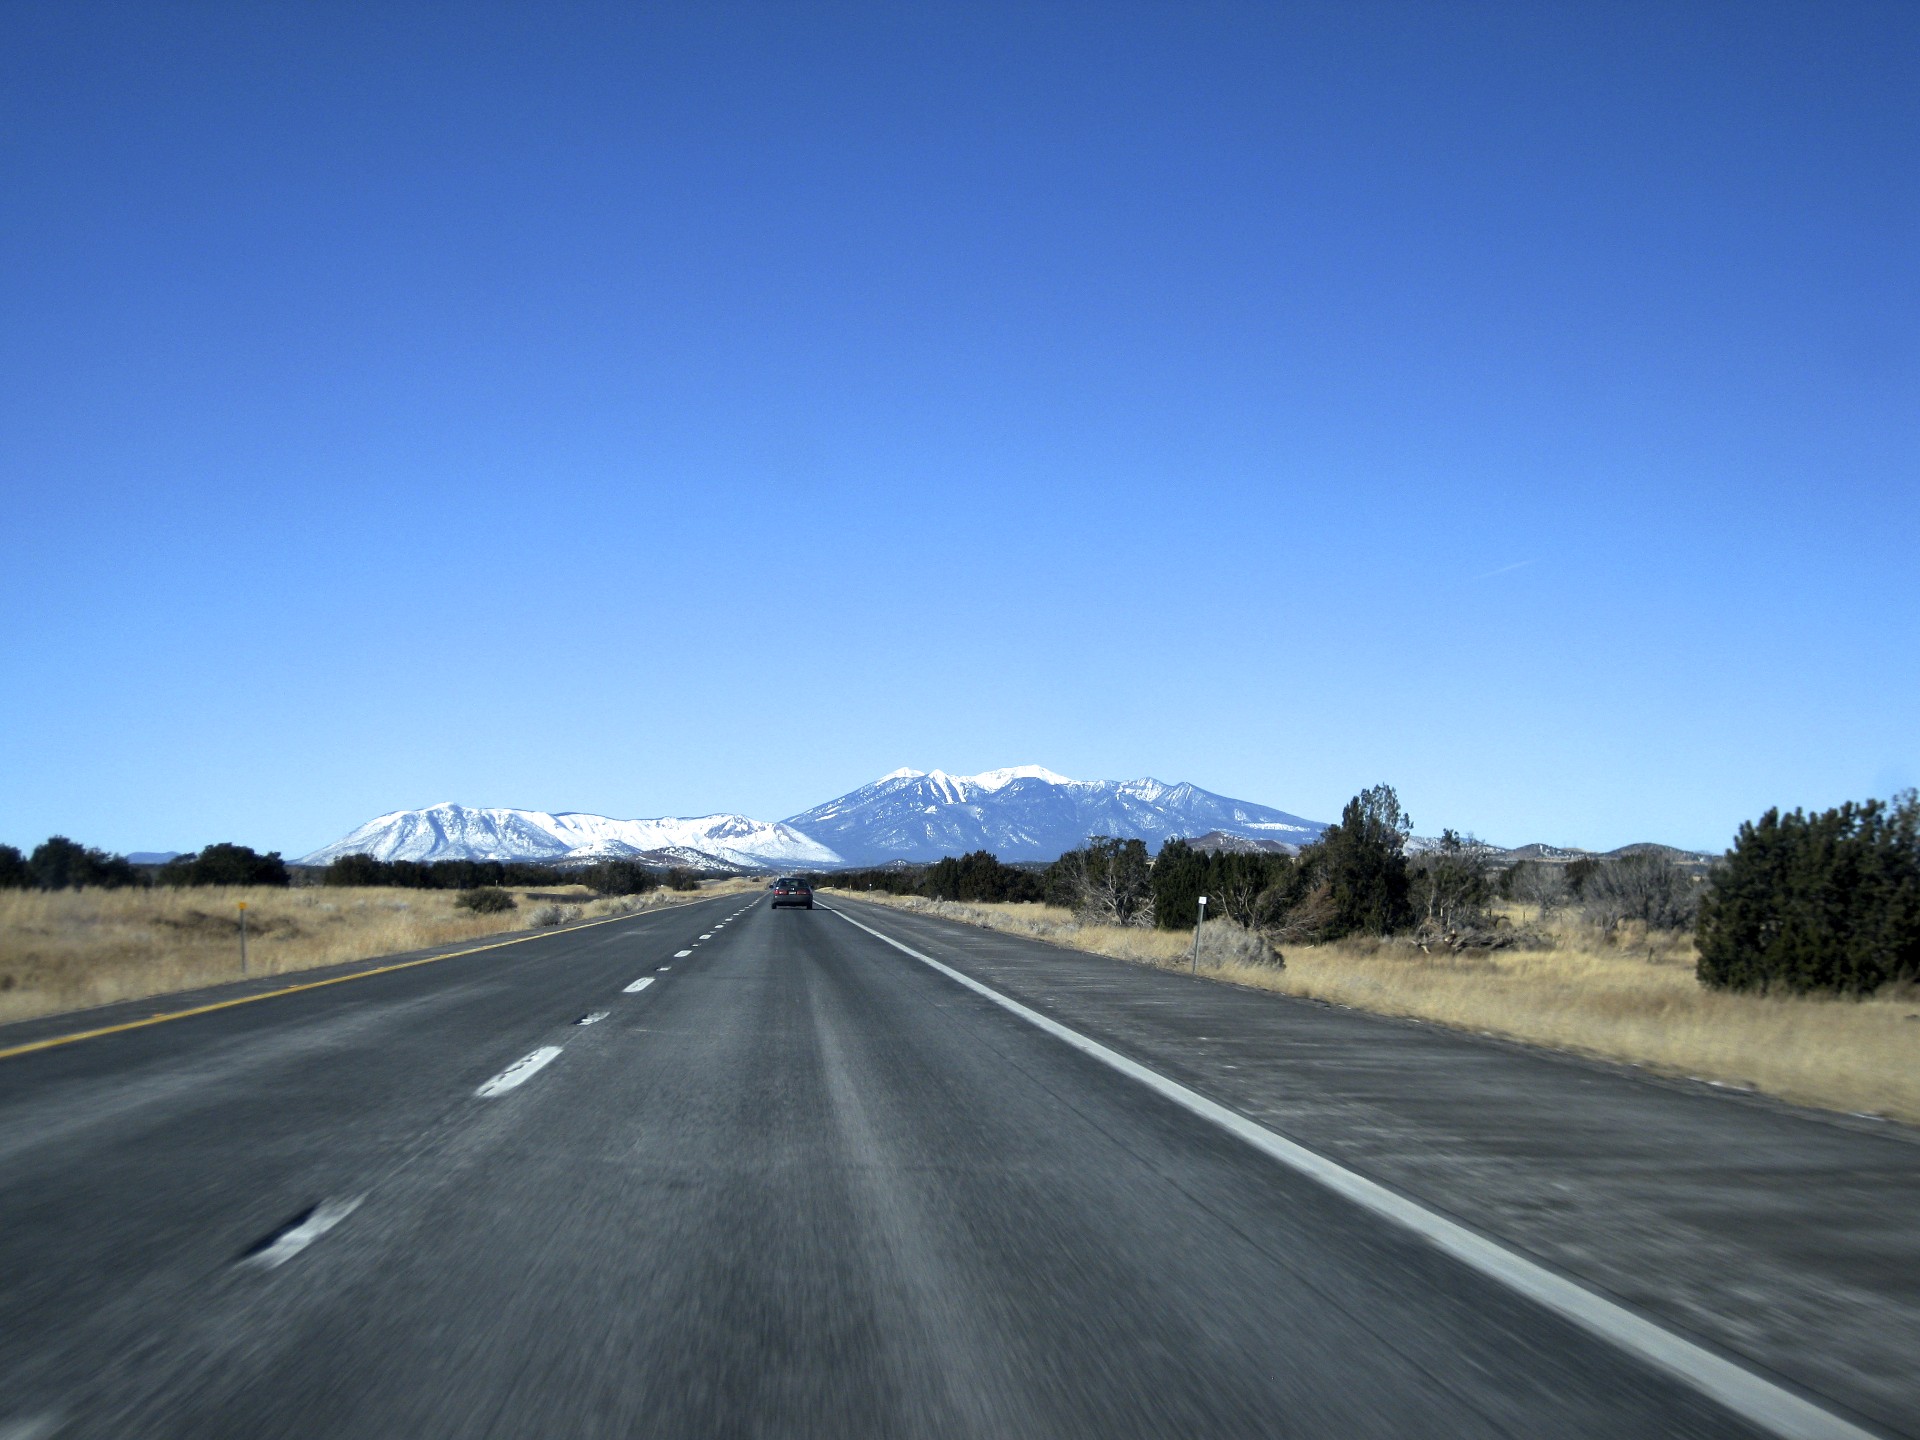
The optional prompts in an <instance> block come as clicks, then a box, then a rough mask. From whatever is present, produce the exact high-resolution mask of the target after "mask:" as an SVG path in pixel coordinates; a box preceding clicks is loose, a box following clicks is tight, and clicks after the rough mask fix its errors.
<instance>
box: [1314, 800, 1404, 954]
mask: <svg viewBox="0 0 1920 1440" xmlns="http://www.w3.org/2000/svg"><path fill="white" fill-rule="evenodd" d="M1412 833H1413V819H1412V817H1411V816H1409V815H1407V814H1406V813H1405V812H1404V811H1402V810H1401V808H1400V797H1399V796H1398V795H1396V794H1395V793H1394V790H1393V787H1392V786H1391V785H1375V786H1373V787H1372V788H1371V789H1367V790H1362V791H1361V792H1360V793H1359V794H1358V795H1356V796H1354V797H1353V799H1351V800H1349V801H1348V802H1347V805H1346V809H1344V810H1343V811H1341V813H1340V823H1339V824H1338V825H1329V826H1328V827H1327V829H1326V831H1325V833H1324V834H1322V835H1321V837H1320V840H1319V842H1318V844H1317V847H1316V848H1317V849H1318V850H1319V851H1320V855H1319V857H1318V859H1319V869H1320V873H1321V874H1322V876H1323V877H1324V881H1325V884H1326V885H1327V889H1328V894H1327V899H1328V901H1329V914H1328V917H1327V927H1326V934H1327V938H1329V939H1335V940H1337V939H1339V938H1340V937H1341V936H1342V935H1355V934H1364V935H1391V934H1392V933H1393V932H1394V931H1396V930H1404V929H1406V928H1407V927H1408V926H1410V925H1411V924H1412V923H1413V909H1412V907H1411V905H1409V903H1408V898H1407V896H1408V890H1409V888H1410V887H1409V884H1408V877H1407V856H1406V849H1407V837H1408V836H1409V835H1410V834H1412Z"/></svg>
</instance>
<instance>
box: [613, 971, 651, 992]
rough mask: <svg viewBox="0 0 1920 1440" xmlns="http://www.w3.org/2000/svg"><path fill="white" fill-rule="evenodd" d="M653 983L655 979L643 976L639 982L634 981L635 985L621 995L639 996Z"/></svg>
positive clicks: (628, 987) (627, 988)
mask: <svg viewBox="0 0 1920 1440" xmlns="http://www.w3.org/2000/svg"><path fill="white" fill-rule="evenodd" d="M652 983H653V977H652V976H651V975H642V976H641V977H640V978H639V979H638V980H636V981H634V982H633V984H631V985H629V986H627V987H626V988H625V989H624V990H622V991H621V992H620V993H621V994H622V995H637V994H639V993H640V992H641V991H642V990H644V989H646V988H647V986H649V985H651V984H652Z"/></svg>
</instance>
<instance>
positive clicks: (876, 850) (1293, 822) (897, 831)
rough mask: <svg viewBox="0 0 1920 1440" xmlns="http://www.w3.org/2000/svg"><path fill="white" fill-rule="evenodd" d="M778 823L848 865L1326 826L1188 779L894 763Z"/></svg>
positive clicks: (1031, 854) (1304, 836)
mask: <svg viewBox="0 0 1920 1440" xmlns="http://www.w3.org/2000/svg"><path fill="white" fill-rule="evenodd" d="M782 823H784V824H785V825H787V826H788V827H790V828H791V829H794V830H797V831H799V832H800V833H801V834H803V835H807V836H810V837H811V838H813V839H814V840H816V841H818V842H819V843H821V844H822V845H825V846H828V847H829V848H831V849H833V850H835V851H838V852H839V854H840V856H841V857H842V859H843V861H844V863H846V864H849V865H881V864H885V863H886V862H888V861H890V860H937V859H939V858H940V857H941V856H942V855H958V854H963V853H965V852H967V851H970V850H991V851H992V852H993V853H994V854H996V855H998V856H999V857H1000V858H1001V859H1002V860H1008V861H1019V860H1029V861H1031V860H1053V859H1056V858H1058V857H1059V856H1060V855H1062V854H1064V853H1065V852H1066V851H1068V850H1073V849H1077V848H1078V847H1079V846H1081V845H1084V844H1085V843H1086V841H1087V837H1088V836H1091V835H1120V836H1127V837H1130V838H1138V839H1141V840H1145V841H1146V842H1147V843H1148V844H1149V845H1151V846H1154V847H1158V846H1159V845H1160V844H1161V843H1163V842H1164V841H1167V840H1170V839H1173V838H1175V837H1187V836H1195V835H1204V834H1207V833H1209V832H1210V831H1215V830H1219V831H1224V832H1227V833H1229V834H1233V835H1236V836H1240V837H1242V838H1245V839H1248V840H1267V841H1276V842H1280V843H1283V844H1287V845H1305V844H1310V843H1311V842H1313V841H1314V840H1316V839H1318V838H1319V836H1320V832H1321V831H1322V830H1324V829H1325V828H1326V827H1325V826H1324V825H1323V824H1321V823H1320V822H1319V821H1315V820H1303V819H1302V818H1301V817H1299V816H1298V815H1289V814H1288V813H1287V812H1286V811H1284V810H1275V809H1273V808H1271V807H1269V806H1266V805H1255V804H1253V803H1252V802H1251V801H1247V800H1233V799H1229V798H1228V797H1226V796H1224V795H1216V794H1214V793H1213V792H1212V791H1210V790H1202V789H1201V788H1200V787H1199V786H1197V785H1190V784H1186V783H1184V782H1183V783H1181V784H1178V785H1168V784H1166V783H1164V782H1162V781H1159V780H1155V779H1152V778H1151V777H1143V778H1141V779H1138V780H1069V779H1068V778H1067V777H1066V776H1064V775H1057V774H1055V773H1054V772H1053V771H1051V770H1048V769H1045V768H1044V767H1042V766H1039V765H1019V766H1014V767H1012V768H1009V769H1005V770H989V771H986V772H985V773H984V774H980V775H948V774H947V773H945V772H944V771H941V770H930V771H924V772H923V771H919V770H895V771H894V772H893V773H892V774H890V775H883V776H881V777H880V778H879V779H878V780H875V781H874V782H873V783H872V784H870V785H862V786H861V787H860V788H859V789H857V790H852V791H849V792H848V793H847V794H845V795H842V796H840V797H839V798H838V799H835V800H829V801H828V802H827V803H826V804H824V805H817V806H815V807H814V808H813V809H811V810H803V811H801V812H800V813H799V814H798V815H790V816H788V817H787V819H786V820H785V821H784V822H782Z"/></svg>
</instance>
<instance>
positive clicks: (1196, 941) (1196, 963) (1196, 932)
mask: <svg viewBox="0 0 1920 1440" xmlns="http://www.w3.org/2000/svg"><path fill="white" fill-rule="evenodd" d="M1206 923H1207V897H1206V896H1204V895H1202V896H1201V897H1200V918H1199V919H1198V920H1196V921H1194V922H1193V978H1194V979H1196V980H1198V979H1199V978H1200V927H1201V926H1203V925H1205V924H1206Z"/></svg>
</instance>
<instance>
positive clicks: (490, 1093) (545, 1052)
mask: <svg viewBox="0 0 1920 1440" xmlns="http://www.w3.org/2000/svg"><path fill="white" fill-rule="evenodd" d="M559 1053H560V1047H559V1046H558V1045H542V1046H541V1047H540V1048H539V1049H538V1050H536V1051H534V1052H533V1053H532V1054H531V1055H523V1056H521V1057H520V1058H519V1059H518V1060H516V1061H514V1062H513V1064H511V1065H509V1066H508V1067H507V1068H506V1069H504V1070H502V1071H501V1072H500V1073H499V1074H498V1075H496V1076H494V1077H493V1079H491V1080H489V1081H487V1083H486V1084H484V1085H482V1086H481V1087H480V1088H479V1089H478V1090H476V1091H474V1092H473V1093H474V1094H475V1095H477V1096H479V1097H480V1098H481V1099H482V1100H491V1099H493V1097H494V1096H496V1095H504V1094H506V1093H507V1091H509V1090H512V1089H514V1088H515V1087H516V1086H520V1085H524V1084H526V1083H527V1081H529V1080H531V1079H532V1078H533V1077H534V1076H535V1075H537V1074H539V1073H540V1072H541V1071H542V1070H544V1069H546V1068H547V1066H549V1065H551V1064H552V1063H553V1059H554V1057H555V1056H556V1055H558V1054H559Z"/></svg>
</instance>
